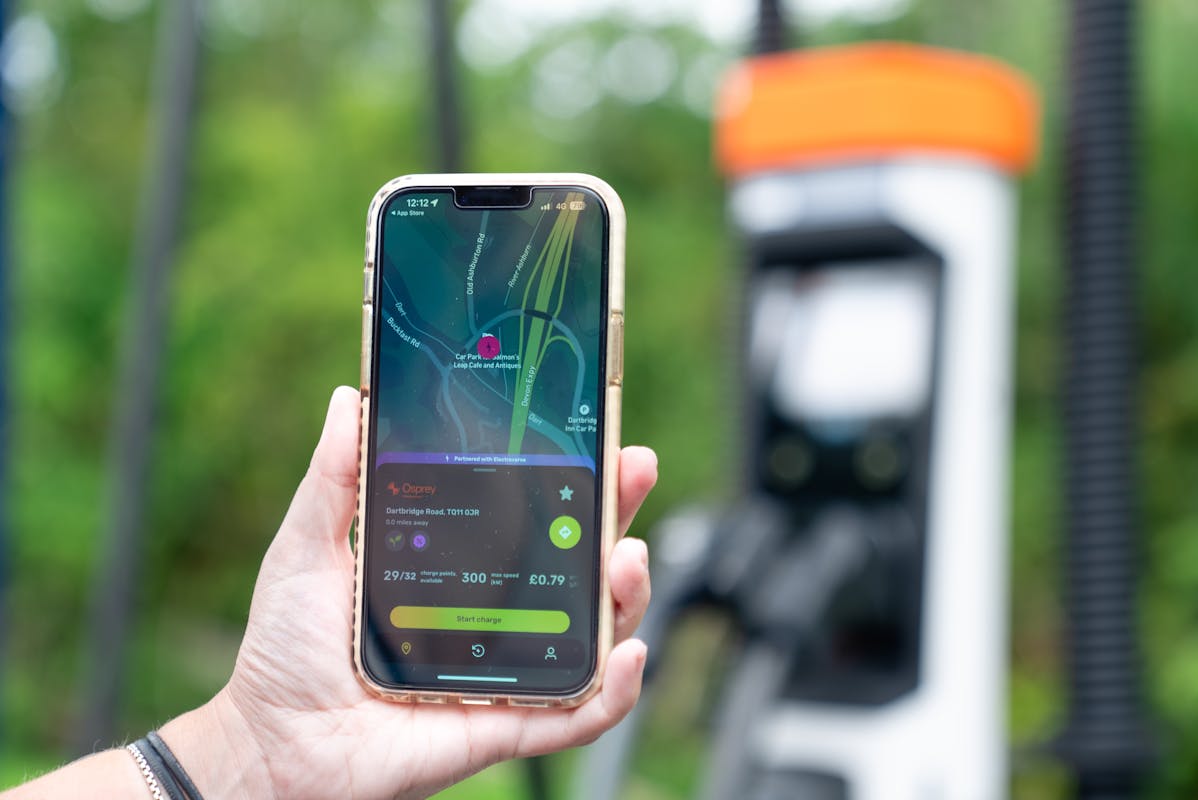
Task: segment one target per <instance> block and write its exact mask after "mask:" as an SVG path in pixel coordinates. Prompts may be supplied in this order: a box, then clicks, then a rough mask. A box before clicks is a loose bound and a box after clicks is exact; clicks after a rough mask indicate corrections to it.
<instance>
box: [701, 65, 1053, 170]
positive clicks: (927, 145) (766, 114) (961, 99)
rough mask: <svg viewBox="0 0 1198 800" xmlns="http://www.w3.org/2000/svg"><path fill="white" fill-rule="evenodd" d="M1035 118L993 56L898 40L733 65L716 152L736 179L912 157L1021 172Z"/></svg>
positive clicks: (1014, 78) (723, 91)
mask: <svg viewBox="0 0 1198 800" xmlns="http://www.w3.org/2000/svg"><path fill="white" fill-rule="evenodd" d="M1038 117H1039V114H1038V105H1037V102H1036V95H1035V92H1034V91H1033V90H1032V88H1031V85H1030V84H1029V82H1028V81H1027V80H1026V79H1025V78H1024V77H1023V76H1022V75H1021V74H1020V73H1019V72H1017V71H1016V70H1014V69H1013V68H1011V67H1008V66H1006V65H1004V64H1002V63H1000V62H998V61H995V60H993V59H989V58H984V57H981V56H975V55H968V54H965V53H958V52H955V51H951V50H941V49H937V48H930V47H920V46H915V45H907V44H897V43H875V44H865V45H853V46H848V47H833V48H826V49H818V50H803V51H797V52H791V53H777V54H770V55H765V56H757V57H755V58H751V59H748V60H746V61H743V62H741V63H740V64H738V65H737V66H736V67H734V68H733V70H732V71H731V73H730V74H729V75H728V76H727V78H726V79H725V80H724V82H723V84H722V86H721V87H720V91H719V94H718V96H717V98H716V125H715V154H716V161H717V162H718V164H719V166H720V168H721V169H722V170H723V171H724V172H725V173H726V174H728V175H730V176H733V177H738V176H742V175H745V174H748V173H752V172H758V171H762V170H770V169H780V168H785V167H794V166H811V165H813V164H821V163H839V162H844V161H850V160H854V161H860V160H865V159H877V158H885V157H889V156H894V155H896V154H915V153H923V154H935V153H939V154H953V155H964V156H972V157H974V158H978V159H981V160H984V161H988V162H990V163H992V164H995V165H997V166H999V167H1001V168H1003V169H1006V170H1008V171H1011V172H1020V171H1022V170H1024V169H1026V168H1027V167H1028V166H1029V165H1030V164H1031V162H1032V160H1033V158H1034V157H1035V153H1036V149H1037V132H1038V131H1037V127H1038Z"/></svg>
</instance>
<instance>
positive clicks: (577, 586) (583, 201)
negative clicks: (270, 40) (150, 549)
mask: <svg viewBox="0 0 1198 800" xmlns="http://www.w3.org/2000/svg"><path fill="white" fill-rule="evenodd" d="M526 196H527V195H526ZM460 199H461V198H460V197H459V198H458V200H460ZM381 213H382V216H381V221H380V224H379V226H378V230H379V236H380V237H381V241H380V246H379V251H378V254H379V255H378V261H377V267H376V270H375V273H376V280H377V285H376V287H375V294H374V297H375V305H376V312H375V327H374V342H375V345H374V348H373V354H374V356H373V357H374V363H373V365H372V369H373V372H374V374H373V378H372V384H371V385H372V387H373V388H374V397H373V401H374V402H373V404H372V406H371V417H372V418H371V420H370V428H369V431H368V436H367V445H368V446H369V448H370V452H369V453H368V461H367V463H368V465H369V470H368V475H367V476H366V479H367V486H366V491H367V498H368V500H367V512H366V520H365V525H366V530H365V535H364V546H365V548H366V551H365V563H364V592H365V602H364V611H363V620H362V622H363V636H362V648H363V651H362V653H361V656H362V663H363V666H364V667H365V669H366V670H367V671H368V672H369V674H370V675H371V677H372V678H373V679H374V680H376V681H377V682H378V683H380V684H382V685H384V686H388V687H395V688H401V689H402V688H412V689H431V690H437V691H453V692H465V693H469V692H485V693H502V694H522V693H535V694H563V695H566V694H570V693H573V692H576V691H578V690H579V689H580V688H582V687H584V686H586V685H587V684H588V682H589V681H590V679H591V676H592V675H593V672H594V669H595V665H596V655H597V653H596V648H597V645H596V641H597V626H598V613H597V609H598V600H599V594H598V593H599V590H600V581H599V559H600V551H601V535H600V530H601V529H600V505H601V504H600V498H601V497H602V489H603V487H602V486H601V485H600V478H601V475H602V470H601V469H600V465H602V463H603V452H602V442H603V429H602V424H603V423H602V421H603V418H604V416H603V413H604V405H603V404H604V391H603V390H604V388H605V379H604V375H605V363H604V362H605V352H604V348H605V345H606V333H607V331H606V319H607V310H608V309H607V302H606V298H607V270H606V263H607V262H606V259H607V252H606V249H607V227H608V224H609V221H608V215H607V212H606V209H605V207H604V204H603V202H602V201H601V199H600V198H599V196H598V195H597V194H595V193H594V192H592V191H590V190H588V189H586V188H583V187H557V186H555V187H545V188H533V190H532V191H531V195H530V200H529V202H528V203H527V205H524V206H522V207H519V208H515V207H461V206H459V205H458V204H457V202H455V191H454V190H453V189H449V188H444V189H409V190H403V191H401V192H400V193H398V194H396V195H394V196H392V197H391V198H390V199H389V200H388V201H387V202H386V204H385V205H384V206H383V208H382V212H381Z"/></svg>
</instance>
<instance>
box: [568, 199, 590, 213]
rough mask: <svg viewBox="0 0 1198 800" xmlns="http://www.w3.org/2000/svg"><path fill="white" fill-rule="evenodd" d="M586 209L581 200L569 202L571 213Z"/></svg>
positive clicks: (584, 203)
mask: <svg viewBox="0 0 1198 800" xmlns="http://www.w3.org/2000/svg"><path fill="white" fill-rule="evenodd" d="M586 207H587V204H586V202H585V201H583V200H571V201H570V210H571V211H582V210H583V209H584V208H586Z"/></svg>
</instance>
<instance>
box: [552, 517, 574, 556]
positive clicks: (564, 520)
mask: <svg viewBox="0 0 1198 800" xmlns="http://www.w3.org/2000/svg"><path fill="white" fill-rule="evenodd" d="M580 539H582V526H581V525H579V524H578V520H576V519H574V517H571V516H568V515H566V514H563V515H562V516H560V517H558V518H557V519H555V520H554V521H553V522H550V523H549V541H551V542H553V543H554V544H555V545H557V546H558V547H560V548H561V549H563V550H569V549H570V548H571V547H573V546H574V545H576V544H578V541H579V540H580Z"/></svg>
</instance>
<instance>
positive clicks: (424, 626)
mask: <svg viewBox="0 0 1198 800" xmlns="http://www.w3.org/2000/svg"><path fill="white" fill-rule="evenodd" d="M391 624H392V625H394V626H395V627H397V628H415V629H418V630H432V631H502V632H504V633H565V632H566V629H567V628H569V627H570V615H569V614H567V613H566V612H565V611H544V610H540V609H530V608H455V607H451V606H396V607H395V608H393V609H391Z"/></svg>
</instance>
